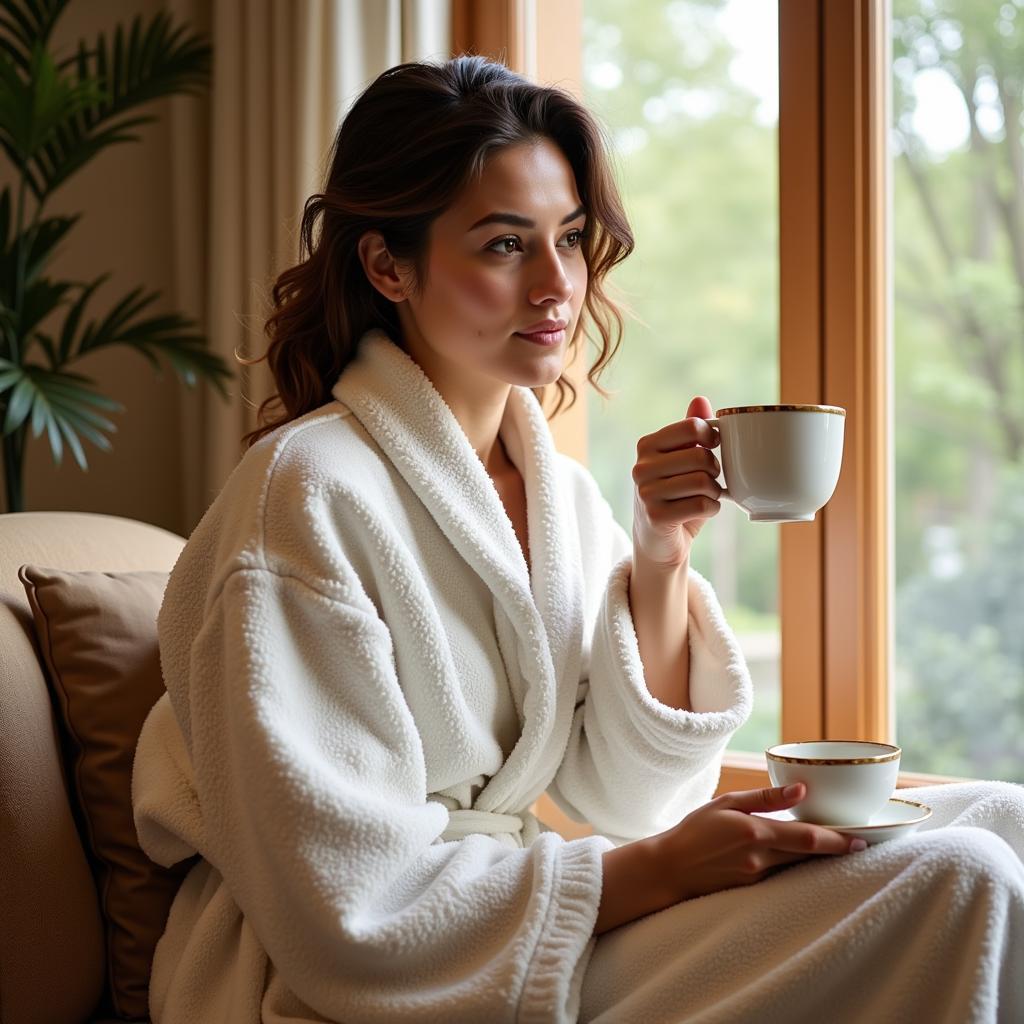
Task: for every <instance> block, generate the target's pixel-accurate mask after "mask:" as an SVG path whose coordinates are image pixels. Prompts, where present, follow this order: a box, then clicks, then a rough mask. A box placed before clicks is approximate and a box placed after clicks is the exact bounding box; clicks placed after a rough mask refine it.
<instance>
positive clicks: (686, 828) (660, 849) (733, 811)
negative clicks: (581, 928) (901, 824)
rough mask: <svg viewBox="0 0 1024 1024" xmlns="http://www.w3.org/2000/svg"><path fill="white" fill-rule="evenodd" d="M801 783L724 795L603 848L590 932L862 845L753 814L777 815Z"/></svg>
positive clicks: (797, 796) (797, 795)
mask: <svg viewBox="0 0 1024 1024" xmlns="http://www.w3.org/2000/svg"><path fill="white" fill-rule="evenodd" d="M805 795H806V787H805V786H804V784H803V783H797V784H796V785H795V786H790V787H788V788H783V787H781V786H779V787H774V788H769V789H750V790H741V791H739V792H736V793H725V794H723V795H722V796H720V797H716V798H715V799H714V800H712V801H710V802H709V803H706V804H704V805H703V806H701V807H698V808H697V809H696V810H695V811H693V812H692V813H690V814H688V815H687V816H686V817H685V818H683V820H682V821H681V822H679V824H678V825H674V826H673V827H672V828H670V829H668V830H667V831H665V832H661V833H659V834H658V835H655V836H650V837H649V838H647V839H640V840H638V841H637V842H634V843H627V844H626V845H624V846H620V847H617V848H616V849H613V850H608V851H607V852H606V853H605V854H604V884H603V889H602V892H601V904H600V907H599V908H598V915H597V921H596V922H595V925H594V934H595V935H600V934H601V933H603V932H606V931H608V930H610V929H612V928H617V927H618V926H619V925H622V924H626V923H627V922H629V921H634V920H636V919H637V918H638V917H643V916H645V915H646V914H652V913H654V912H655V911H658V910H663V909H664V908H665V907H670V906H672V905H673V904H675V903H680V902H681V901H682V900H689V899H694V898H695V897H697V896H706V895H707V894H708V893H712V892H718V891H719V890H721V889H731V888H733V887H734V886H738V885H753V883H754V882H759V881H760V880H761V879H762V878H764V877H766V876H767V875H769V874H771V873H772V872H773V871H777V870H778V869H779V868H781V867H785V866H786V865H787V864H794V863H796V862H797V861H801V860H806V859H807V858H808V857H819V856H835V855H836V854H843V853H850V852H852V851H855V850H861V849H863V848H864V845H865V843H864V840H863V839H850V838H849V837H848V836H845V835H843V834H842V833H841V832H836V831H834V830H833V829H830V828H825V827H824V826H822V825H812V824H809V823H807V822H803V821H779V820H778V819H775V818H762V817H758V816H756V815H755V814H754V813H753V812H755V811H783V810H786V809H788V808H790V807H793V806H794V805H795V804H798V803H799V802H800V801H801V800H803V798H804V796H805Z"/></svg>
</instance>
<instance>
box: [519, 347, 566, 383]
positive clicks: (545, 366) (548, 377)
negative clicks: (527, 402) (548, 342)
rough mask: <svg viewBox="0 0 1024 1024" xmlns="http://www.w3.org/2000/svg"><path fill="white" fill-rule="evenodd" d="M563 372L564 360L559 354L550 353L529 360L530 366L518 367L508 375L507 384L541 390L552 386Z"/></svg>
mask: <svg viewBox="0 0 1024 1024" xmlns="http://www.w3.org/2000/svg"><path fill="white" fill-rule="evenodd" d="M564 370H565V359H564V358H563V355H562V353H561V352H557V353H556V352H551V353H548V354H546V355H545V356H543V357H542V358H541V359H537V360H531V365H529V366H523V365H521V364H520V365H519V366H518V367H516V370H515V371H514V372H513V373H512V374H511V375H510V377H509V383H510V384H518V385H519V386H520V387H524V388H543V387H547V386H548V385H549V384H554V383H555V381H556V380H558V378H559V377H561V376H562V373H563V372H564Z"/></svg>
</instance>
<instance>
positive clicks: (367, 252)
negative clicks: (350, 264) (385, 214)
mask: <svg viewBox="0 0 1024 1024" xmlns="http://www.w3.org/2000/svg"><path fill="white" fill-rule="evenodd" d="M357 251H358V252H359V261H360V263H362V265H363V271H364V272H365V274H366V276H367V278H368V279H369V282H370V284H372V285H373V287H374V288H376V289H377V291H379V292H380V293H381V295H383V296H384V298H386V299H390V300H391V301H392V302H402V301H403V300H404V299H405V297H406V295H407V294H408V288H407V274H406V273H404V272H403V270H402V269H401V268H400V267H399V265H398V263H397V261H396V260H395V258H394V256H392V255H391V253H390V252H388V247H387V245H386V244H385V243H384V236H383V235H382V234H381V233H380V232H379V231H367V232H365V233H364V234H363V236H362V237H361V238H360V239H359V244H358V246H357Z"/></svg>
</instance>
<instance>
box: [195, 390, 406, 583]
mask: <svg viewBox="0 0 1024 1024" xmlns="http://www.w3.org/2000/svg"><path fill="white" fill-rule="evenodd" d="M390 476H391V467H390V466H389V465H388V464H387V460H386V458H385V457H384V455H383V453H382V452H381V450H380V449H379V447H378V446H377V444H376V443H375V442H374V441H373V439H372V438H371V437H370V436H369V435H368V434H367V432H366V430H365V429H364V428H363V427H362V425H361V424H360V423H359V421H358V419H357V418H356V417H355V416H353V415H352V414H351V412H350V411H349V410H348V409H347V407H345V406H343V405H342V404H341V403H339V402H336V401H332V402H329V403H327V404H326V405H324V406H321V407H320V408H318V409H314V410H312V411H311V412H308V413H306V414H305V415H303V416H301V417H298V418H297V419H295V420H292V421H291V422H290V423H286V424H283V425H282V426H280V427H278V428H277V429H276V430H273V431H271V432H270V433H269V434H266V435H264V436H263V437H262V438H260V440H258V441H257V442H256V443H255V444H254V445H252V447H251V448H249V449H248V450H247V451H246V452H245V454H244V455H243V456H242V458H241V459H240V460H239V462H238V464H237V465H236V467H235V469H234V471H233V472H232V473H231V475H230V476H229V477H228V479H227V481H226V482H225V484H224V486H223V487H222V488H221V490H220V492H219V493H218V495H217V497H216V498H215V499H214V501H213V503H212V504H211V505H210V506H209V508H208V509H207V510H206V513H205V514H204V516H203V518H202V519H201V520H200V522H199V524H198V525H197V526H196V528H195V530H194V531H193V532H192V535H191V536H190V538H189V543H188V545H186V547H187V548H191V549H192V551H193V552H202V558H201V560H203V561H205V560H207V559H208V560H209V561H210V563H211V564H212V565H216V566H217V567H219V571H218V572H217V575H221V574H224V573H230V572H231V571H234V570H235V569H237V568H266V567H271V566H272V565H273V564H274V563H275V562H277V561H278V560H279V559H280V558H281V557H283V556H284V554H285V553H288V552H289V551H291V552H293V553H294V555H295V557H301V551H302V550H303V549H305V550H306V553H307V555H308V554H309V553H310V551H311V549H312V548H318V547H322V546H323V543H324V539H325V535H326V534H327V533H334V534H337V533H339V532H341V531H343V530H344V527H345V523H346V520H347V519H348V517H347V516H346V514H345V512H346V506H348V507H352V506H354V505H357V504H358V505H370V506H374V505H378V506H379V505H380V503H381V498H380V495H381V492H382V489H384V488H386V487H388V486H389V481H390ZM212 565H211V567H212Z"/></svg>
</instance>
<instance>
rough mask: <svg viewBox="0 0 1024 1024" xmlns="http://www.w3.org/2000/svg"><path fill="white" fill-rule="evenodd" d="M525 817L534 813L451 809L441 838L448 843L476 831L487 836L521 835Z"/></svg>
mask: <svg viewBox="0 0 1024 1024" xmlns="http://www.w3.org/2000/svg"><path fill="white" fill-rule="evenodd" d="M525 817H530V818H532V817H533V815H532V814H530V812H529V811H524V812H523V815H522V816H520V815H518V814H498V813H497V812H496V811H476V810H473V809H469V810H455V811H449V812H448V827H447V828H446V829H445V830H444V832H442V833H441V839H442V840H444V841H445V842H446V843H448V842H453V841H454V840H457V839H465V838H466V836H471V835H474V834H475V833H482V834H483V835H485V836H498V835H511V836H519V835H520V834H521V833H522V831H523V828H524V825H525V821H524V818H525Z"/></svg>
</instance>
